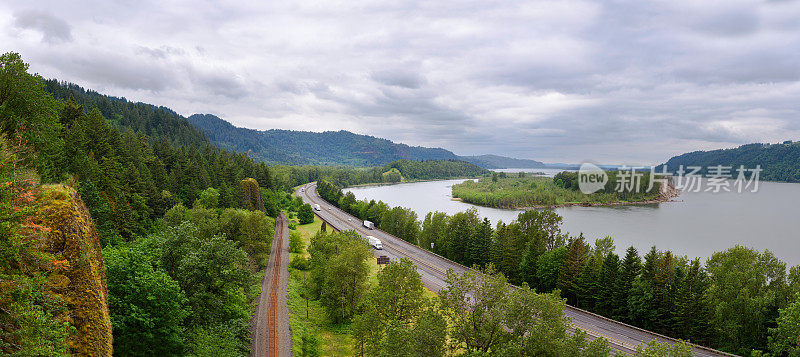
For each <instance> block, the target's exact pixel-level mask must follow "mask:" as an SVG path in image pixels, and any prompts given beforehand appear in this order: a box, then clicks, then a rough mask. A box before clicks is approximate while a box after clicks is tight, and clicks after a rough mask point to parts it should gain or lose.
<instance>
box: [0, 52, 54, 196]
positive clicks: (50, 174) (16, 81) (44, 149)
mask: <svg viewBox="0 0 800 357" xmlns="http://www.w3.org/2000/svg"><path fill="white" fill-rule="evenodd" d="M58 112H59V102H58V101H56V100H55V99H53V97H51V96H50V94H48V93H47V92H45V90H44V83H43V82H42V78H41V77H40V76H39V75H35V74H29V73H28V64H26V63H24V62H23V61H22V57H21V56H20V55H19V54H18V53H14V52H8V53H5V54H3V55H0V133H2V134H5V135H6V137H8V138H16V137H17V135H18V134H19V136H20V137H21V139H23V140H24V141H25V142H26V143H27V144H28V145H30V146H31V147H32V148H33V152H31V153H30V154H27V153H26V154H24V155H22V156H21V157H20V158H21V159H23V160H25V162H26V164H29V165H31V166H30V167H35V168H36V169H37V170H38V172H39V175H40V176H41V177H42V179H44V180H45V181H58V180H60V179H62V178H63V174H64V170H63V168H64V167H63V165H62V163H63V150H64V147H63V146H64V141H63V139H62V138H61V137H60V136H59V132H60V130H61V124H60V123H59V120H58Z"/></svg>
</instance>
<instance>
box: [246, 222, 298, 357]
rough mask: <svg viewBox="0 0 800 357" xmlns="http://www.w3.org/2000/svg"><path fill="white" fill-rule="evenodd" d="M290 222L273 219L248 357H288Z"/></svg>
mask: <svg viewBox="0 0 800 357" xmlns="http://www.w3.org/2000/svg"><path fill="white" fill-rule="evenodd" d="M288 222H289V220H288V219H287V218H286V215H285V214H284V213H281V214H280V216H278V218H276V219H275V236H274V238H273V239H272V246H271V248H270V255H269V261H268V263H267V268H266V271H265V274H264V277H263V278H262V279H261V294H260V295H259V297H258V306H256V311H255V316H253V322H252V326H253V331H252V332H253V336H252V340H253V342H252V346H251V353H250V356H253V357H262V356H271V357H273V356H291V354H292V333H291V330H290V329H289V309H288V306H287V296H286V285H287V284H288V281H289V271H288V270H287V268H288V266H289V223H288Z"/></svg>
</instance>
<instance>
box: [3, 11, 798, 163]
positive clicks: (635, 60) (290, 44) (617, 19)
mask: <svg viewBox="0 0 800 357" xmlns="http://www.w3.org/2000/svg"><path fill="white" fill-rule="evenodd" d="M164 3H168V4H167V5H165V4H164ZM0 51H3V52H6V51H17V52H20V53H21V54H22V55H23V58H24V59H25V61H26V62H29V63H30V65H31V69H32V71H34V72H38V73H39V74H41V75H42V76H44V77H47V78H51V77H55V78H58V79H61V80H67V81H71V82H74V83H78V84H80V85H82V86H85V87H89V88H92V89H95V90H98V91H100V92H102V93H105V94H110V95H115V96H124V97H126V98H128V99H130V100H135V101H143V102H148V103H153V104H157V105H164V106H168V107H171V108H173V109H174V110H176V111H177V112H179V113H181V114H183V115H187V116H188V115H191V114H193V113H212V114H216V115H218V116H220V117H222V118H224V119H226V120H228V121H230V122H232V123H234V124H235V125H237V126H243V127H248V128H255V129H270V128H284V129H297V130H313V131H323V130H339V129H345V130H350V131H354V132H357V133H362V134H369V135H374V136H379V137H385V138H388V139H391V140H395V141H399V142H404V143H407V144H411V145H424V146H438V147H444V148H447V149H450V150H452V151H454V152H455V153H457V154H482V153H492V154H500V155H509V156H514V157H521V158H534V159H538V160H544V161H547V162H579V161H583V160H587V159H588V160H594V161H600V162H605V163H629V164H632V163H658V162H663V161H665V160H666V159H668V158H669V157H670V156H672V155H674V154H679V153H682V152H686V151H693V150H698V149H712V148H721V147H731V146H736V145H738V144H742V143H749V142H776V141H782V140H787V139H792V140H800V115H798V114H800V1H785V0H784V1H738V0H723V1H715V0H702V1H697V0H665V1H641V0H632V1H606V2H604V1H577V0H564V1H552V2H551V1H511V0H501V1H491V0H474V1H352V0H350V1H332V0H326V1H270V2H266V1H250V2H249V3H248V2H247V1H219V2H210V1H198V0H192V1H168V2H167V1H46V0H45V1H38V0H37V1H35V2H31V1H15V0H12V1H3V2H0Z"/></svg>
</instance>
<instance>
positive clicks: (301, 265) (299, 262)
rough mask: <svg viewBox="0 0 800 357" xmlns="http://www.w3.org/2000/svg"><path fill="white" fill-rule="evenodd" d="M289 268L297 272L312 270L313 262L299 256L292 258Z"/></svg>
mask: <svg viewBox="0 0 800 357" xmlns="http://www.w3.org/2000/svg"><path fill="white" fill-rule="evenodd" d="M289 267H290V268H292V269H297V270H308V269H309V268H311V262H310V261H309V260H308V259H307V258H305V257H302V256H299V255H298V256H296V257H294V258H292V261H291V262H290V263H289Z"/></svg>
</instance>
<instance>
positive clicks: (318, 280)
mask: <svg viewBox="0 0 800 357" xmlns="http://www.w3.org/2000/svg"><path fill="white" fill-rule="evenodd" d="M308 252H309V254H311V267H312V271H311V276H312V278H313V280H314V287H315V290H316V291H315V293H317V294H318V295H319V297H320V304H321V305H322V306H323V307H324V308H325V310H326V311H327V312H328V315H329V316H330V317H331V319H332V320H333V321H335V322H337V323H339V322H344V321H347V320H348V319H350V318H351V317H352V316H353V315H354V314H355V313H356V311H357V308H358V306H359V305H360V304H361V302H362V300H363V299H364V296H365V293H366V291H367V286H368V281H367V277H368V275H369V265H368V264H367V260H368V259H371V258H372V252H371V251H370V249H369V248H368V247H367V245H366V244H364V243H363V239H362V238H361V237H360V236H358V234H356V233H355V232H352V231H350V232H344V233H331V234H326V233H322V232H320V233H318V234H317V235H315V236H314V237H313V238H312V239H311V246H310V247H309V249H308Z"/></svg>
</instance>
